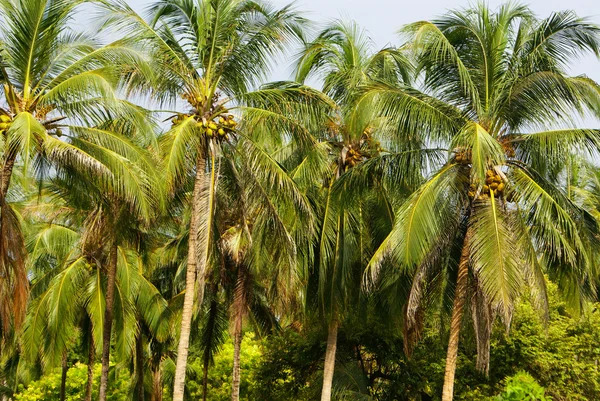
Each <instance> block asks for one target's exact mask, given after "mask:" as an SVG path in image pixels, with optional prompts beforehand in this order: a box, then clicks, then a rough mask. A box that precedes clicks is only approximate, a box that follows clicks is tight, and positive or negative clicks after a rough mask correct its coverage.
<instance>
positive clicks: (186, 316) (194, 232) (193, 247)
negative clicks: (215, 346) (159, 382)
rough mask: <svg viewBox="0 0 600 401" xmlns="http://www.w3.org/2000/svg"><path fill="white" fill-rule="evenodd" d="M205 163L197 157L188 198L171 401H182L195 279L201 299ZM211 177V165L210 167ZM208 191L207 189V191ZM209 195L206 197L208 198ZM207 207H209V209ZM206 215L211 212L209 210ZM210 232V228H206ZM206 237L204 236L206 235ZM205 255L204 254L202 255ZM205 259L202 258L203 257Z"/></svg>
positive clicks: (204, 268)
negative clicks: (200, 239)
mask: <svg viewBox="0 0 600 401" xmlns="http://www.w3.org/2000/svg"><path fill="white" fill-rule="evenodd" d="M205 169H206V160H205V159H204V157H202V155H200V156H199V157H198V162H197V165H196V178H195V181H194V192H193V195H192V216H191V218H190V235H189V240H188V256H187V271H186V275H185V294H184V296H183V308H182V312H181V332H180V334H179V344H178V346H177V363H176V366H175V377H174V380H173V401H183V394H184V391H185V370H186V367H187V357H188V351H189V346H190V331H191V328H192V314H193V309H194V295H195V292H196V280H198V303H202V298H203V297H204V281H205V278H204V271H205V270H206V266H197V262H196V261H197V256H203V255H197V249H198V247H197V236H198V231H199V214H200V212H201V211H202V204H201V201H202V199H201V198H202V195H203V192H205V191H206V187H205V185H206V182H205V180H206V178H205ZM213 174H214V165H213ZM210 190H212V188H209V191H210ZM209 196H210V195H209ZM210 207H211V206H209V208H210ZM208 213H209V214H210V213H212V210H209V211H208ZM207 229H208V230H210V225H209V227H208V228H207ZM206 235H208V234H206ZM204 256H205V255H204ZM203 260H206V257H204V258H203Z"/></svg>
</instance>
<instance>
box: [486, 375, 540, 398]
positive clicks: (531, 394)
mask: <svg viewBox="0 0 600 401" xmlns="http://www.w3.org/2000/svg"><path fill="white" fill-rule="evenodd" d="M545 392H546V391H545V390H544V388H543V387H542V386H540V385H539V384H538V382H537V381H536V380H535V379H534V378H533V377H531V375H530V374H528V373H526V372H519V373H517V374H516V375H514V376H512V377H508V378H507V379H506V389H505V390H504V393H502V394H500V395H499V396H497V397H496V398H495V400H497V401H552V398H550V397H547V396H546V395H545Z"/></svg>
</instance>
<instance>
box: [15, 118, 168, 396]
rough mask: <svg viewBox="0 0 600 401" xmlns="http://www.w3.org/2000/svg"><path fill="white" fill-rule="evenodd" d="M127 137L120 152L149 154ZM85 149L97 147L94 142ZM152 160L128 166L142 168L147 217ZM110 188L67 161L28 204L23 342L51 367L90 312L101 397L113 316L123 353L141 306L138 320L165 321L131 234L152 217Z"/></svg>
mask: <svg viewBox="0 0 600 401" xmlns="http://www.w3.org/2000/svg"><path fill="white" fill-rule="evenodd" d="M95 130H100V128H98V129H95ZM113 135H116V134H114V133H113ZM100 137H101V136H100ZM121 141H122V145H127V146H125V147H124V149H122V151H124V154H123V156H122V157H128V158H129V160H132V161H135V160H136V158H137V159H138V161H139V160H140V159H145V157H146V156H145V155H144V154H143V151H142V149H141V148H137V147H135V146H134V144H133V143H127V142H126V141H125V140H124V139H123V138H121ZM94 142H95V141H94V140H93V139H91V140H90V141H89V142H88V144H87V145H88V146H90V145H96V146H98V145H97V144H95V143H94ZM82 149H84V150H86V151H88V152H90V154H91V155H94V151H93V147H90V148H89V149H87V148H86V147H85V146H84V147H82ZM116 154H117V153H116ZM148 161H149V160H146V163H140V165H138V166H136V165H134V164H133V163H132V164H131V165H130V166H129V169H130V170H131V174H132V175H137V176H136V177H130V178H131V179H132V180H133V181H134V182H135V183H136V184H137V185H138V186H139V190H140V192H139V195H140V196H144V197H145V198H146V199H139V200H138V199H136V201H135V202H136V203H139V204H141V205H143V207H142V211H143V212H144V214H145V217H146V218H147V217H148V216H149V209H150V208H154V207H155V205H156V201H154V200H153V199H152V198H153V196H154V194H153V192H152V191H151V189H156V188H157V187H158V186H157V185H156V183H154V185H152V182H153V181H152V179H151V178H149V177H148V174H150V175H151V174H152V171H153V170H152V167H151V164H150V163H148ZM108 189H110V188H106V187H105V186H104V185H103V183H102V181H100V185H98V182H94V181H93V177H87V176H85V175H81V174H78V173H77V172H76V171H75V170H73V169H63V170H61V172H60V173H59V174H57V175H56V176H55V177H53V178H52V180H51V184H50V185H49V186H47V188H44V189H43V194H44V196H43V198H42V201H41V202H40V201H39V197H36V200H34V201H33V205H31V206H30V207H29V208H26V209H25V212H26V213H27V214H28V215H31V218H32V219H33V221H34V222H35V223H36V225H35V227H36V228H37V229H34V230H33V232H32V234H31V236H32V239H31V244H30V248H31V249H30V254H31V262H32V265H31V266H32V272H35V274H34V275H33V284H34V290H35V291H34V295H35V298H34V302H33V305H32V308H30V312H29V314H28V316H27V320H26V324H25V326H24V331H23V336H22V340H23V343H24V349H27V350H29V354H28V357H29V358H28V359H29V360H30V361H35V360H37V358H38V356H42V364H43V365H44V367H45V368H48V367H52V366H54V365H55V364H56V363H57V358H59V357H60V355H61V354H64V353H65V352H66V351H67V348H68V346H69V343H70V341H69V339H70V337H72V335H73V333H75V332H76V331H77V330H76V328H77V327H78V326H79V323H80V322H81V321H82V315H85V318H83V321H84V322H86V323H85V324H84V325H87V326H90V325H91V330H92V331H91V333H92V335H91V336H87V333H84V336H87V337H88V342H89V348H90V358H89V359H90V360H89V361H88V363H89V364H90V365H91V364H93V354H94V353H93V352H92V351H93V350H94V348H95V347H94V346H93V344H102V364H103V366H102V367H103V370H102V377H101V386H100V397H102V396H103V394H104V395H105V394H106V386H107V383H108V362H109V356H110V344H111V335H112V323H113V316H114V318H115V323H116V329H117V330H116V336H115V337H116V342H115V344H116V350H117V354H118V355H120V356H121V357H123V356H125V355H130V354H131V352H132V351H133V350H132V349H131V346H130V345H131V344H132V343H133V341H132V339H131V336H132V335H135V333H136V330H135V320H136V319H135V317H136V316H135V310H136V309H137V310H139V315H140V319H139V320H140V321H142V322H144V321H145V322H147V323H146V324H147V325H148V326H150V327H152V328H155V327H157V325H159V322H157V320H158V319H157V318H156V317H155V316H154V315H155V314H156V313H157V312H156V308H152V306H155V303H156V299H155V298H156V296H159V294H158V292H157V290H156V289H155V288H154V287H153V286H152V285H151V284H150V283H149V282H147V281H146V280H145V279H144V276H143V272H142V271H140V269H139V266H141V265H142V264H141V261H140V257H139V256H137V254H136V252H135V250H136V249H139V243H136V241H132V240H131V239H132V238H136V239H139V238H141V237H142V233H141V232H140V230H139V229H140V227H142V226H143V224H144V222H145V221H147V220H145V219H144V217H141V216H139V215H137V214H136V213H135V210H136V209H135V203H130V202H129V201H128V200H125V199H123V198H119V197H117V196H116V194H115V192H111V193H110V194H108V195H107V192H108ZM158 210H160V209H158ZM116 222H118V225H117V224H116ZM30 231H31V230H30ZM103 244H105V245H103ZM136 245H138V246H137V247H136ZM131 269H135V271H131ZM104 278H106V284H105V283H104ZM115 290H116V291H115ZM163 303H164V301H163ZM138 305H139V307H138V308H136V306H138ZM165 306H166V305H163V309H164V307H165ZM159 309H160V308H159ZM162 313H163V312H162V311H159V314H162ZM153 316H154V317H153ZM87 322H89V323H87ZM148 322H150V323H148ZM163 331H164V330H163ZM90 372H91V370H90ZM90 379H91V378H90ZM103 389H104V391H102V390H103ZM88 395H89V396H91V393H88Z"/></svg>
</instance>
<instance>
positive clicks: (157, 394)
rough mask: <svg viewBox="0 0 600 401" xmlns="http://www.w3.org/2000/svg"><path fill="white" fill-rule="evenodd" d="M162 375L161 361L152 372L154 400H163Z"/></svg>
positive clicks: (152, 398)
mask: <svg viewBox="0 0 600 401" xmlns="http://www.w3.org/2000/svg"><path fill="white" fill-rule="evenodd" d="M162 392H163V388H162V377H161V373H160V363H159V364H158V366H156V367H155V369H154V370H153V372H152V397H151V398H150V399H151V400H152V401H162Z"/></svg>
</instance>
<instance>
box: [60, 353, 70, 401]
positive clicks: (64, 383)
mask: <svg viewBox="0 0 600 401" xmlns="http://www.w3.org/2000/svg"><path fill="white" fill-rule="evenodd" d="M61 365H62V366H61V368H62V370H61V374H60V395H59V399H60V401H65V392H66V388H67V371H68V370H69V367H68V366H67V351H63V356H62V364H61Z"/></svg>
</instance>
